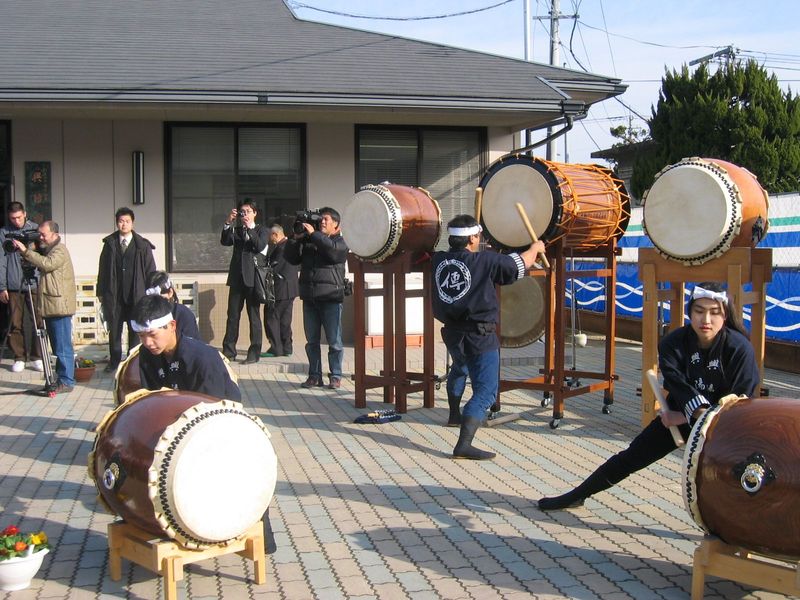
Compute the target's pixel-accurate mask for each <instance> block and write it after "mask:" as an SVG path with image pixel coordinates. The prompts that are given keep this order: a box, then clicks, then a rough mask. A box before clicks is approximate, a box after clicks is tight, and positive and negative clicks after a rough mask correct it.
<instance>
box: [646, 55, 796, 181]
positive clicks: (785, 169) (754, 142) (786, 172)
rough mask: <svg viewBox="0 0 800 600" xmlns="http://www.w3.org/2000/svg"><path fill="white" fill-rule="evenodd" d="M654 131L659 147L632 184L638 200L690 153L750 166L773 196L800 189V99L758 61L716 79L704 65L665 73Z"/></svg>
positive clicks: (729, 67)
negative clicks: (661, 173)
mask: <svg viewBox="0 0 800 600" xmlns="http://www.w3.org/2000/svg"><path fill="white" fill-rule="evenodd" d="M650 133H651V136H652V138H653V140H654V141H655V149H654V151H653V152H652V153H649V154H647V155H642V156H640V157H639V158H638V159H637V161H636V163H635V167H634V177H633V180H632V183H631V187H632V188H633V193H634V194H635V195H637V196H639V197H641V194H642V193H643V192H644V190H646V189H647V188H648V187H650V185H652V183H653V180H654V178H655V175H656V173H658V171H659V170H660V169H662V168H663V167H665V166H667V165H671V164H674V163H676V162H678V161H679V160H681V159H682V158H686V157H689V156H700V157H704V158H719V159H722V160H727V161H729V162H732V163H734V164H736V165H739V166H741V167H744V168H746V169H747V170H749V171H750V172H752V173H753V174H755V175H756V176H757V177H758V180H759V182H760V183H761V186H762V187H763V188H764V189H766V190H767V191H768V192H770V193H776V192H793V191H798V190H800V101H799V100H798V97H797V96H795V95H793V94H792V93H791V91H789V92H784V91H783V90H781V88H780V86H779V85H778V80H777V78H776V77H775V76H774V75H769V74H768V73H767V72H766V70H765V69H763V68H762V67H760V66H759V65H758V64H757V63H756V62H755V61H749V62H747V63H746V64H744V65H741V64H729V65H727V66H726V67H721V68H720V69H719V70H717V71H716V72H715V73H714V74H710V73H709V71H708V69H707V68H706V66H705V65H701V66H700V67H698V68H697V69H696V70H695V71H694V72H693V73H690V72H689V69H688V68H687V67H686V66H685V65H684V66H683V67H682V69H681V71H680V73H678V72H677V71H672V72H669V71H667V73H666V74H665V76H664V78H663V79H662V82H661V91H660V92H659V99H658V105H657V106H656V107H655V108H654V109H653V117H652V119H651V120H650Z"/></svg>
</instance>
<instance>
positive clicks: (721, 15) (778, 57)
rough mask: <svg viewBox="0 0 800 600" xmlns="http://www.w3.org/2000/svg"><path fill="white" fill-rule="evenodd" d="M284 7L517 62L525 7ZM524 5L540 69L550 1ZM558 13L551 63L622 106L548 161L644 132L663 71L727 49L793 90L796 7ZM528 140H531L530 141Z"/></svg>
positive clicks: (734, 2)
mask: <svg viewBox="0 0 800 600" xmlns="http://www.w3.org/2000/svg"><path fill="white" fill-rule="evenodd" d="M286 1H287V4H288V5H289V6H290V7H291V8H292V10H294V12H295V14H296V15H297V16H298V17H300V18H303V19H308V20H312V21H319V22H322V23H331V24H336V25H343V26H346V27H353V28H355V29H362V30H366V31H375V32H380V33H386V34H390V35H397V36H401V37H407V38H412V39H417V40H424V41H432V42H436V43H439V44H445V45H448V46H456V47H459V48H467V49H470V50H478V51H480V52H488V53H490V54H497V55H501V56H510V57H514V58H520V59H523V58H525V46H526V45H525V16H524V10H525V9H524V4H525V0H510V1H505V2H504V0H438V1H437V2H431V1H430V0H404V1H403V2H397V1H396V0H394V1H389V0H286ZM497 4H501V5H500V6H496V7H495V8H491V9H488V10H483V11H480V12H474V13H472V14H466V15H459V16H449V17H446V18H434V19H424V20H402V21H398V20H380V19H375V18H369V19H364V18H354V17H351V16H344V15H336V14H330V13H326V12H321V11H319V10H314V9H315V8H316V9H323V10H325V11H332V12H341V13H348V14H351V15H365V16H370V17H393V18H395V19H397V18H402V19H410V18H414V17H431V16H440V15H449V14H453V13H462V12H467V11H474V10H477V9H482V8H485V7H489V6H492V5H497ZM528 4H529V8H530V12H529V15H530V17H531V20H530V32H531V42H530V47H531V48H532V54H531V55H530V56H529V60H533V61H535V62H540V63H549V61H550V33H549V28H550V23H549V11H550V7H551V0H528ZM560 13H561V14H562V15H564V16H567V17H573V16H574V15H576V14H577V15H578V17H577V19H576V18H562V19H560V21H559V22H560V28H559V29H560V36H559V37H560V40H561V45H560V47H559V54H560V57H559V58H560V60H559V64H560V66H564V67H566V68H571V69H576V70H583V69H585V70H587V71H589V72H592V73H596V74H600V75H608V76H612V77H617V78H620V79H621V80H622V82H623V83H625V84H627V85H628V89H627V91H626V92H625V93H624V94H623V95H622V96H620V97H619V99H620V100H621V101H622V102H623V103H624V104H625V105H627V107H626V106H623V105H622V104H621V103H620V102H618V101H616V100H613V99H612V100H607V101H605V102H601V103H599V104H596V105H594V106H593V107H592V108H591V109H590V111H589V114H588V116H587V117H586V119H584V120H582V121H579V122H577V123H576V124H575V127H574V128H573V130H572V131H570V132H569V133H568V134H567V140H566V143H564V141H559V142H558V145H557V153H558V155H557V157H556V158H555V160H557V161H563V162H572V163H581V162H598V161H599V160H598V159H593V158H591V156H590V155H591V153H592V152H594V151H597V150H599V149H605V148H609V147H610V146H611V145H612V144H613V143H615V142H616V141H618V140H616V139H614V138H613V137H612V136H611V134H610V133H609V129H610V128H611V127H614V126H617V125H626V126H628V125H633V126H634V127H646V123H645V122H644V120H643V119H647V118H649V117H650V116H651V114H652V107H653V106H654V105H655V104H656V103H657V101H658V92H659V89H660V87H661V78H662V77H663V75H664V73H665V69H669V70H673V69H676V70H679V69H680V68H681V67H682V66H683V65H684V64H686V65H688V63H689V62H690V61H692V60H695V59H698V58H701V57H704V56H706V55H708V54H710V53H712V52H714V51H716V50H719V49H721V48H724V47H727V46H733V47H735V48H738V49H739V50H740V51H741V52H740V56H742V57H752V58H754V59H756V60H757V61H758V62H759V63H760V64H762V65H764V66H765V67H766V68H767V70H768V71H770V72H772V73H774V74H775V76H776V77H777V78H778V80H779V81H780V83H781V86H782V87H783V88H784V89H786V90H789V89H791V90H792V92H796V90H798V89H800V44H798V37H800V24H799V22H800V1H799V0H764V1H762V2H760V3H753V2H743V1H739V0H701V1H698V0H692V1H688V0H560ZM537 17H544V18H543V19H537ZM716 64H717V63H712V65H711V68H712V69H713V68H716ZM689 68H690V69H694V68H696V67H689ZM629 109H630V110H629ZM542 135H543V132H542ZM538 139H539V137H537V134H536V133H535V134H534V140H538ZM542 152H543V151H542ZM599 162H602V161H599Z"/></svg>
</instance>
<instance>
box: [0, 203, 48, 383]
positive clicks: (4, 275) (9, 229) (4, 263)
mask: <svg viewBox="0 0 800 600" xmlns="http://www.w3.org/2000/svg"><path fill="white" fill-rule="evenodd" d="M6 215H7V216H8V220H7V222H6V225H5V226H4V227H2V228H0V246H5V242H6V237H7V236H8V234H12V235H13V234H19V233H22V232H28V235H30V236H31V237H33V236H34V234H36V235H38V231H37V230H38V228H39V226H38V225H37V224H36V223H34V222H33V221H30V220H29V219H28V218H27V215H26V213H25V207H24V206H23V205H22V203H21V202H11V203H9V205H8V210H7V211H6ZM28 275H32V277H31V278H30V279H28V278H27V277H25V276H24V274H23V272H22V259H21V258H20V254H19V252H16V251H12V252H5V256H4V257H3V258H0V302H2V303H3V304H8V313H9V314H8V318H9V323H8V346H9V348H11V351H12V352H13V353H14V364H13V365H12V366H11V370H12V371H14V372H15V373H19V372H20V371H22V370H23V369H24V368H25V360H26V357H28V358H30V360H31V364H30V365H29V366H30V368H32V369H33V370H34V371H43V370H44V365H42V357H41V352H40V351H39V346H38V344H37V343H36V341H35V339H36V335H35V333H34V331H33V329H34V324H33V323H31V327H30V331H28V332H27V335H26V332H25V326H24V325H25V321H26V320H27V321H30V320H31V319H30V316H31V314H32V312H33V311H31V304H30V300H29V298H28V286H30V287H31V291H32V292H33V293H34V294H35V293H36V279H37V278H36V271H35V270H34V269H33V267H31V268H30V270H29V272H28ZM26 313H27V314H26ZM40 317H41V315H40Z"/></svg>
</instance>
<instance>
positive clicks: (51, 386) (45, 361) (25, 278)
mask: <svg viewBox="0 0 800 600" xmlns="http://www.w3.org/2000/svg"><path fill="white" fill-rule="evenodd" d="M26 271H27V267H23V275H22V286H23V288H24V289H25V291H26V293H27V294H28V303H29V304H28V305H29V306H30V308H31V316H32V317H33V326H34V327H35V328H36V341H37V343H38V344H39V353H40V355H41V357H42V366H43V367H44V389H42V393H44V394H46V395H47V396H49V397H50V398H55V395H56V377H55V373H53V364H52V363H51V362H50V346H49V345H48V343H47V330H46V329H45V326H44V319H42V325H41V327H40V326H39V320H38V319H37V318H36V305H35V303H34V302H33V293H32V292H31V286H32V284H33V283H35V282H36V277H35V275H34V274H33V273H28V272H26Z"/></svg>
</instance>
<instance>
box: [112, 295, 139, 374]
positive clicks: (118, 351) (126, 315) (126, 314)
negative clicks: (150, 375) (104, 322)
mask: <svg viewBox="0 0 800 600" xmlns="http://www.w3.org/2000/svg"><path fill="white" fill-rule="evenodd" d="M132 315H133V305H130V304H117V305H116V306H115V307H114V310H112V311H111V315H106V319H108V363H109V364H110V365H111V366H112V367H115V366H117V365H118V364H119V362H120V360H122V325H123V324H124V323H127V324H128V351H129V352H130V349H131V348H133V347H134V346H136V345H137V344H138V343H139V336H138V335H137V334H136V332H135V331H134V330H133V329H132V328H131V324H130V320H131V317H132Z"/></svg>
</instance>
